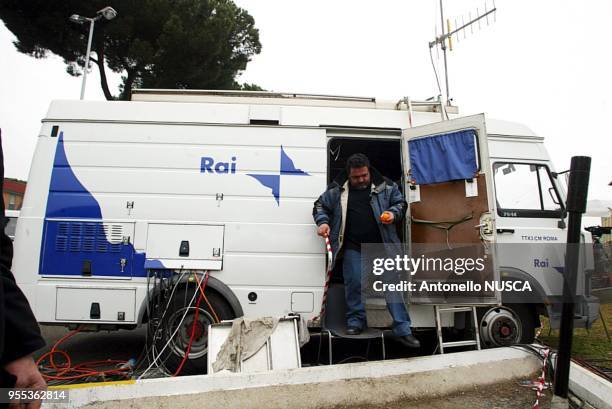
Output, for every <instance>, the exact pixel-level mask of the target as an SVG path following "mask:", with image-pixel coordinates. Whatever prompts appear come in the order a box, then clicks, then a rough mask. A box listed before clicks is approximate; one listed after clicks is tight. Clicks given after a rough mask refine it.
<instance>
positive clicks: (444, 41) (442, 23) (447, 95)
mask: <svg viewBox="0 0 612 409" xmlns="http://www.w3.org/2000/svg"><path fill="white" fill-rule="evenodd" d="M440 22H441V23H440V26H441V27H440V28H442V36H441V37H440V38H442V52H443V54H444V79H445V80H446V100H447V101H450V95H449V91H448V61H447V59H446V38H444V10H443V9H442V0H440Z"/></svg>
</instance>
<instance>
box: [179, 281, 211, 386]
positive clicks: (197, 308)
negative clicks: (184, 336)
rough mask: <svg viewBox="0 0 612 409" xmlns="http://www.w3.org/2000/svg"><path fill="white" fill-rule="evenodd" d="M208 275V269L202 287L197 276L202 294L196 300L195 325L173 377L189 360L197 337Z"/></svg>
mask: <svg viewBox="0 0 612 409" xmlns="http://www.w3.org/2000/svg"><path fill="white" fill-rule="evenodd" d="M208 277H209V273H208V271H207V272H206V279H205V280H204V285H202V287H200V282H199V281H198V278H197V276H196V282H197V284H198V289H199V290H200V296H199V297H198V301H197V302H196V306H195V314H194V316H193V325H192V327H191V336H190V337H189V344H187V350H186V351H185V355H184V356H183V359H182V360H181V364H180V365H179V367H178V368H177V370H176V372H174V374H172V376H173V377H174V376H177V375H178V374H180V373H181V370H182V369H183V365H185V362H187V358H188V357H189V353H190V352H191V346H192V345H193V339H194V337H195V329H196V324H197V323H198V316H199V313H200V302H202V299H203V298H204V297H203V295H204V290H205V289H206V284H207V283H208ZM196 291H198V290H196Z"/></svg>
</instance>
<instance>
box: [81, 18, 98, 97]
mask: <svg viewBox="0 0 612 409" xmlns="http://www.w3.org/2000/svg"><path fill="white" fill-rule="evenodd" d="M89 21H90V22H91V24H90V25H89V40H87V54H86V57H85V67H84V68H83V83H82V84H81V99H84V98H85V84H86V83H87V68H88V67H89V53H91V39H92V38H93V31H94V23H95V22H96V19H94V18H92V19H89Z"/></svg>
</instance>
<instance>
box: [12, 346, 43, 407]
mask: <svg viewBox="0 0 612 409" xmlns="http://www.w3.org/2000/svg"><path fill="white" fill-rule="evenodd" d="M4 369H5V370H6V371H7V372H8V373H10V374H12V375H14V376H16V377H17V382H16V383H15V389H26V388H27V389H38V390H45V389H47V383H46V382H45V380H44V379H43V377H42V375H41V374H40V372H38V367H37V366H36V364H35V363H34V359H33V358H32V356H31V355H27V356H24V357H23V358H19V359H16V360H14V361H13V362H11V363H9V364H7V365H6V366H5V367H4ZM9 408H10V409H13V408H27V409H38V408H40V401H34V402H31V403H28V404H25V405H19V404H11V405H9Z"/></svg>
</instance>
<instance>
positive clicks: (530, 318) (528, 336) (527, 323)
mask: <svg viewBox="0 0 612 409" xmlns="http://www.w3.org/2000/svg"><path fill="white" fill-rule="evenodd" d="M506 307H507V308H510V309H511V310H512V311H514V312H515V313H516V314H517V315H518V317H519V318H520V320H521V330H522V334H521V341H520V343H521V344H531V343H533V341H534V340H535V329H536V312H535V311H536V309H535V305H533V304H510V305H506Z"/></svg>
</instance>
